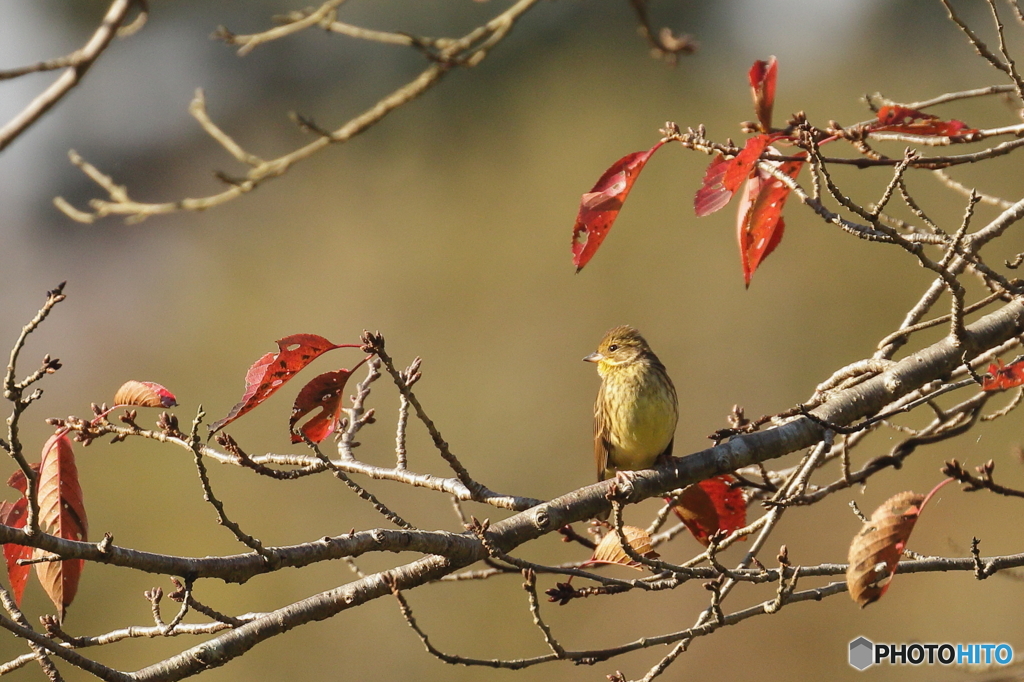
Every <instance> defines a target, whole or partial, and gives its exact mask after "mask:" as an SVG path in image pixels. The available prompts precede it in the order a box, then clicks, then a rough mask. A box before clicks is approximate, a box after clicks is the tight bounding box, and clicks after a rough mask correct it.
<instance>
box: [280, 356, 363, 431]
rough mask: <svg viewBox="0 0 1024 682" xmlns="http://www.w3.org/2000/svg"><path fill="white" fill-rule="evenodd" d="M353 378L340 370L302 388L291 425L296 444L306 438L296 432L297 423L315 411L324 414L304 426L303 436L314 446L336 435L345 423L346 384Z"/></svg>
mask: <svg viewBox="0 0 1024 682" xmlns="http://www.w3.org/2000/svg"><path fill="white" fill-rule="evenodd" d="M351 375H352V371H351V370H347V369H339V370H337V371H336V372H327V373H325V374H321V375H320V376H318V377H316V378H314V379H313V380H312V381H310V382H309V383H308V384H306V385H305V386H303V387H302V390H301V391H299V395H297V396H296V397H295V405H294V406H293V407H292V417H291V419H290V420H289V421H288V426H289V428H290V429H291V431H292V442H293V443H301V442H302V438H301V437H300V436H299V435H298V434H296V433H295V432H294V431H295V424H296V422H298V421H299V420H300V419H302V418H303V417H305V416H306V415H307V414H309V413H310V412H312V411H314V410H320V413H319V414H316V415H314V416H313V417H312V419H310V420H309V421H307V422H306V423H305V424H303V425H302V433H304V434H305V435H306V438H309V439H310V440H311V441H313V442H314V443H320V442H323V440H324V439H325V438H327V437H328V436H329V435H331V434H332V433H334V430H335V429H337V428H338V423H339V422H340V421H341V405H342V403H343V402H344V398H345V393H344V391H345V383H346V382H347V381H348V378H349V377H350V376H351Z"/></svg>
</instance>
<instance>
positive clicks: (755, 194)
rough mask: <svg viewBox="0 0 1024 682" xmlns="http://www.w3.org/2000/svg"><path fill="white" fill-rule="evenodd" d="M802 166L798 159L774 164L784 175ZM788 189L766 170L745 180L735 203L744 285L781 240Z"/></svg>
mask: <svg viewBox="0 0 1024 682" xmlns="http://www.w3.org/2000/svg"><path fill="white" fill-rule="evenodd" d="M802 166H803V162H802V161H785V162H782V163H779V164H778V165H777V166H776V167H777V168H778V169H779V170H780V171H781V172H782V173H784V174H785V175H788V176H789V177H791V178H796V176H797V174H798V173H799V172H800V168H801V167H802ZM789 192H790V189H789V186H788V185H786V184H785V183H783V182H782V181H781V180H779V179H777V178H775V177H774V176H773V175H771V174H770V173H767V172H761V173H758V175H757V176H756V177H754V178H751V179H750V180H748V181H747V185H746V187H745V188H744V193H743V199H742V200H741V202H740V206H739V215H738V220H737V230H736V233H737V238H738V241H739V246H740V265H741V267H742V268H743V281H744V283H745V284H746V286H748V287H749V286H750V279H751V278H752V277H753V276H754V272H755V271H756V270H757V268H758V266H759V265H760V264H761V263H762V262H763V261H764V259H765V258H767V257H768V255H769V254H771V252H772V251H774V250H775V247H776V246H778V245H779V242H781V241H782V234H783V232H784V231H785V229H786V225H785V222H784V221H783V220H782V208H783V206H785V203H786V198H787V197H788V196H789Z"/></svg>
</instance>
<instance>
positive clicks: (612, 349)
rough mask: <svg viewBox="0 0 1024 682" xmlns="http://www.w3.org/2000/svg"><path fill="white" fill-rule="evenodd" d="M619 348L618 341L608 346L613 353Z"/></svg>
mask: <svg viewBox="0 0 1024 682" xmlns="http://www.w3.org/2000/svg"><path fill="white" fill-rule="evenodd" d="M618 349H619V344H617V343H613V344H612V345H610V346H608V351H609V352H611V353H614V352H615V351H617V350H618Z"/></svg>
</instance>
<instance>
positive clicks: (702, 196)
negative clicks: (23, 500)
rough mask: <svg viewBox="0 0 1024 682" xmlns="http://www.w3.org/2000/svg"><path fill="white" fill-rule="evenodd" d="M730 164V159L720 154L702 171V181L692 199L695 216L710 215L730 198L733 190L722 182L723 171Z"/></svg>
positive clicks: (722, 206) (723, 205)
mask: <svg viewBox="0 0 1024 682" xmlns="http://www.w3.org/2000/svg"><path fill="white" fill-rule="evenodd" d="M731 164H732V159H727V158H725V157H724V156H722V155H721V154H718V155H717V156H715V158H714V159H712V160H711V163H710V164H709V165H708V169H707V170H706V171H705V172H704V182H703V183H702V184H701V186H700V189H698V190H697V196H696V197H694V199H693V210H694V212H695V213H696V214H697V217H699V218H703V217H704V216H706V215H711V214H712V213H714V212H715V211H717V210H719V209H720V208H724V207H725V205H726V204H728V203H729V200H730V199H732V195H733V193H734V190H728V189H726V188H725V186H724V185H723V184H722V180H723V179H724V178H725V171H726V170H727V169H728V168H729V166H730V165H731Z"/></svg>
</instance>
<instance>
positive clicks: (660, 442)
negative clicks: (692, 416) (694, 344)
mask: <svg viewBox="0 0 1024 682" xmlns="http://www.w3.org/2000/svg"><path fill="white" fill-rule="evenodd" d="M583 359H584V360H585V361H587V362H594V363H597V373H598V374H600V375H601V389H600V390H599V391H598V393H597V403H595V405H594V456H595V458H596V459H597V480H598V481H603V480H605V479H606V478H609V477H611V476H615V475H616V474H617V472H619V471H620V470H631V471H635V470H637V469H648V468H650V467H651V466H653V465H654V463H655V462H657V461H658V460H660V459H664V458H667V457H669V456H670V455H671V454H672V442H673V439H674V438H675V432H676V423H677V422H678V421H679V402H678V399H677V398H676V387H675V386H673V385H672V380H671V379H670V378H669V376H668V372H666V371H665V365H663V364H661V360H659V359H658V356H657V355H655V354H654V351H652V350H651V347H650V346H648V345H647V341H646V340H644V337H642V336H640V332H638V331H637V330H636V329H634V328H633V327H629V326H625V325H624V326H621V327H615V328H614V329H610V330H609V331H608V333H607V334H605V335H604V338H603V339H601V343H600V345H598V347H597V352H596V353H591V354H590V355H588V356H587V357H585V358H583Z"/></svg>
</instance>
